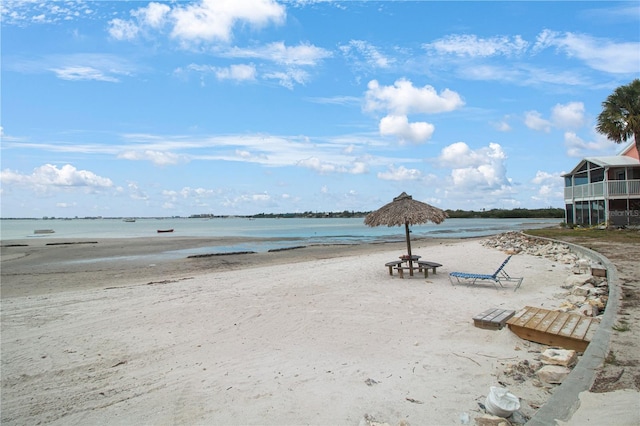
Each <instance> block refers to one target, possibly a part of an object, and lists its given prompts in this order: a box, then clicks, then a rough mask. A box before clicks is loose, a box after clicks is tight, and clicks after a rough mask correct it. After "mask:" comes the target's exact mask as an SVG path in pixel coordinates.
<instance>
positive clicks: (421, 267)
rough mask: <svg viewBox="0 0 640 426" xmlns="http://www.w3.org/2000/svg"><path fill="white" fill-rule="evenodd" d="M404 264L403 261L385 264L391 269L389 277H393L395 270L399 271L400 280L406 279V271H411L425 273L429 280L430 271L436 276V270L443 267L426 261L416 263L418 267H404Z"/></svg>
mask: <svg viewBox="0 0 640 426" xmlns="http://www.w3.org/2000/svg"><path fill="white" fill-rule="evenodd" d="M402 262H403V261H402V260H392V261H391V262H387V263H385V264H384V266H386V267H388V268H389V275H393V270H394V269H395V270H396V271H398V275H400V278H404V271H409V270H413V271H418V272H422V271H424V277H425V278H427V277H428V276H429V269H431V270H432V271H433V273H434V274H435V273H436V268H439V267H440V266H442V265H441V264H439V263H436V262H428V261H426V260H418V261H417V262H416V263H417V264H418V266H413V267H409V266H402Z"/></svg>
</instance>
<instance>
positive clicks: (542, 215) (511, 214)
mask: <svg viewBox="0 0 640 426" xmlns="http://www.w3.org/2000/svg"><path fill="white" fill-rule="evenodd" d="M445 212H446V213H447V215H448V216H449V217H450V218H452V219H470V218H493V219H518V218H529V219H531V218H537V219H549V218H551V219H555V218H558V219H563V218H564V210H563V209H559V208H553V207H548V208H546V209H511V210H506V209H491V210H481V211H474V210H445ZM369 213H371V212H370V211H367V212H362V211H353V210H352V211H349V210H344V211H342V212H311V211H307V212H303V213H258V214H255V215H248V216H240V215H238V216H228V215H214V214H210V213H203V214H192V215H190V216H189V217H188V218H189V219H216V218H228V217H241V218H249V219H285V218H316V219H320V218H352V217H365V216H366V215H368V214H369ZM137 218H139V219H143V218H146V219H153V218H155V219H166V218H165V217H153V218H151V217H142V216H140V217H137ZM171 218H174V219H179V218H180V216H171ZM12 219H13V220H16V219H17V220H22V219H37V218H11V217H3V218H2V220H12ZM42 219H44V220H47V219H49V220H51V219H70V218H62V217H59V218H56V217H47V216H45V217H43V218H42ZM75 219H103V218H102V217H83V218H79V217H78V216H76V217H75ZM104 219H122V217H105V218H104Z"/></svg>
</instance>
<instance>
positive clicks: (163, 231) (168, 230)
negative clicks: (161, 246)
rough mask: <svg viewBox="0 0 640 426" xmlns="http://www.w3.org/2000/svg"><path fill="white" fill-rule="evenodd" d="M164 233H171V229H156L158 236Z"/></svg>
mask: <svg viewBox="0 0 640 426" xmlns="http://www.w3.org/2000/svg"><path fill="white" fill-rule="evenodd" d="M165 232H173V229H158V234H162V233H165Z"/></svg>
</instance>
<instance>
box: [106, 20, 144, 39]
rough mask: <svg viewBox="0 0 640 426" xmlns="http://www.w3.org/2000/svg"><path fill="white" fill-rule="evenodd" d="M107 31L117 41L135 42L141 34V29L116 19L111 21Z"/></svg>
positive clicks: (131, 23)
mask: <svg viewBox="0 0 640 426" xmlns="http://www.w3.org/2000/svg"><path fill="white" fill-rule="evenodd" d="M107 31H108V32H109V35H110V36H111V37H113V38H114V39H116V40H133V39H135V38H136V37H137V36H138V34H139V33H140V28H139V27H138V26H137V25H136V24H135V23H133V22H131V21H125V20H124V19H119V18H116V19H112V20H111V21H109V27H108V29H107Z"/></svg>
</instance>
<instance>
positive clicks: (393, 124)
mask: <svg viewBox="0 0 640 426" xmlns="http://www.w3.org/2000/svg"><path fill="white" fill-rule="evenodd" d="M379 129H380V134H381V135H382V136H397V137H398V138H399V139H401V140H405V141H411V142H424V141H426V140H428V139H430V138H431V136H432V135H433V132H434V130H435V127H434V126H433V124H430V123H426V122H415V123H409V119H408V118H407V116H406V115H401V116H400V115H388V116H386V117H384V118H382V119H381V120H380V125H379Z"/></svg>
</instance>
